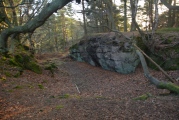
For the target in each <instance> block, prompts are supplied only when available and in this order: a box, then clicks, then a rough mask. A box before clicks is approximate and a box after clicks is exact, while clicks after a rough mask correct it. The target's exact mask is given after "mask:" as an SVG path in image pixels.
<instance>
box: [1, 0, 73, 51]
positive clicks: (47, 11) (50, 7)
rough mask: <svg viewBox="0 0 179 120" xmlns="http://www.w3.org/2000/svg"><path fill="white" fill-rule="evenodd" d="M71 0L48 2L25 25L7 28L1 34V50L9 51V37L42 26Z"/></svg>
mask: <svg viewBox="0 0 179 120" xmlns="http://www.w3.org/2000/svg"><path fill="white" fill-rule="evenodd" d="M69 2H71V0H54V1H52V2H51V3H48V4H47V5H46V7H44V8H43V10H42V11H41V12H40V13H39V15H37V16H36V17H34V19H32V20H31V21H29V22H27V23H26V24H24V25H23V26H15V27H14V28H7V29H5V30H4V31H2V32H1V34H0V52H7V51H8V49H7V40H8V37H9V36H10V35H12V34H14V33H16V34H19V33H32V32H33V31H34V30H35V29H36V28H38V27H40V26H41V25H43V24H44V23H45V21H46V20H47V19H48V18H49V17H50V16H51V15H52V14H53V13H54V12H55V11H57V10H58V9H61V8H62V7H64V6H65V5H66V4H67V3H69Z"/></svg>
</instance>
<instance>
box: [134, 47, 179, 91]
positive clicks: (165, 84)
mask: <svg viewBox="0 0 179 120" xmlns="http://www.w3.org/2000/svg"><path fill="white" fill-rule="evenodd" d="M135 46H136V45H135ZM136 53H137V55H138V56H139V58H140V61H141V64H142V67H143V70H144V75H145V77H146V78H148V80H149V81H150V82H151V83H152V84H154V85H155V86H156V87H157V88H159V89H167V90H169V91H170V92H171V93H175V94H178V95H179V86H177V85H175V84H173V83H171V82H163V81H159V80H158V79H157V78H155V77H153V76H151V75H150V72H149V70H148V67H147V63H146V61H145V58H144V56H143V54H142V52H141V51H139V50H136Z"/></svg>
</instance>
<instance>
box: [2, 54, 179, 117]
mask: <svg viewBox="0 0 179 120" xmlns="http://www.w3.org/2000/svg"><path fill="white" fill-rule="evenodd" d="M37 59H38V61H39V63H40V64H43V63H44V62H54V63H56V64H57V66H58V69H56V70H55V72H54V77H53V76H52V74H51V73H50V71H48V70H43V73H42V74H36V73H33V72H31V71H28V70H26V71H24V72H23V74H22V75H21V76H20V77H18V78H12V77H9V78H7V79H6V80H4V81H3V80H1V81H0V119H1V120H178V119H179V96H177V95H174V94H169V91H167V90H161V89H157V88H156V87H155V86H154V85H152V84H150V83H149V81H148V80H147V79H146V78H145V77H144V75H143V70H142V68H141V67H140V66H139V67H138V68H137V69H136V71H135V72H134V73H131V74H128V75H124V74H120V73H116V72H111V71H107V70H103V69H101V68H99V67H94V66H91V65H89V64H87V63H82V62H76V61H73V60H71V59H70V58H64V57H63V56H61V55H50V54H44V55H38V56H37ZM150 72H151V74H152V75H153V76H154V77H156V78H158V79H159V80H164V81H167V78H166V77H165V76H164V75H163V74H162V73H161V72H160V71H155V70H150ZM167 73H168V74H169V75H170V76H172V77H173V78H177V77H179V71H167ZM177 84H178V83H177ZM146 94H147V95H148V96H149V98H148V99H146V100H134V98H136V97H139V96H141V95H146Z"/></svg>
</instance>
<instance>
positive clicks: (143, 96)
mask: <svg viewBox="0 0 179 120" xmlns="http://www.w3.org/2000/svg"><path fill="white" fill-rule="evenodd" d="M151 96H152V95H151V94H150V93H146V94H144V95H141V96H139V97H136V98H134V100H147V99H148V98H149V97H151Z"/></svg>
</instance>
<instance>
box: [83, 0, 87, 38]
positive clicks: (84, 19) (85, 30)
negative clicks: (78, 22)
mask: <svg viewBox="0 0 179 120" xmlns="http://www.w3.org/2000/svg"><path fill="white" fill-rule="evenodd" d="M82 8H83V12H82V13H83V24H84V25H83V28H84V34H85V36H87V34H88V32H87V27H86V18H85V5H84V0H82Z"/></svg>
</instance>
